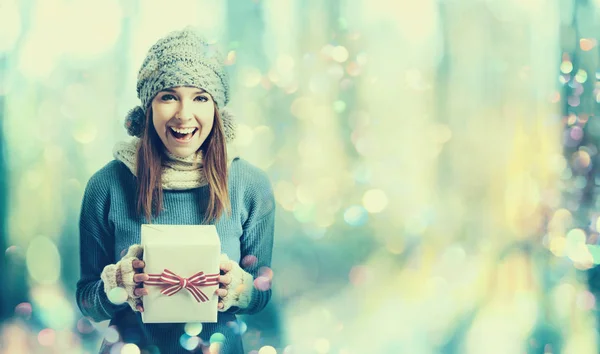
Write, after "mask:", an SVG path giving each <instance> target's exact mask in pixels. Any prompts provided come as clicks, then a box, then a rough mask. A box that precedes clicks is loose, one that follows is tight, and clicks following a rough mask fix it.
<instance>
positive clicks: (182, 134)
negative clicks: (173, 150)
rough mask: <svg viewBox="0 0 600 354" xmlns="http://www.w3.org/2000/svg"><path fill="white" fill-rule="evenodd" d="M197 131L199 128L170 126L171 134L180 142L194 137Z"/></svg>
mask: <svg viewBox="0 0 600 354" xmlns="http://www.w3.org/2000/svg"><path fill="white" fill-rule="evenodd" d="M197 131H198V128H175V127H169V132H171V135H172V136H173V137H174V138H175V140H176V141H178V142H187V141H190V140H191V139H192V138H193V137H194V135H195V134H196V132H197Z"/></svg>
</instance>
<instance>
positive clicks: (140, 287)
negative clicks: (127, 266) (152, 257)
mask: <svg viewBox="0 0 600 354" xmlns="http://www.w3.org/2000/svg"><path fill="white" fill-rule="evenodd" d="M131 266H132V267H133V270H134V271H135V273H136V274H134V275H133V281H134V282H135V290H134V291H133V293H134V294H135V296H139V297H142V296H145V295H148V290H146V289H145V288H144V282H145V281H146V280H148V279H149V276H148V274H146V273H144V267H145V266H146V263H144V261H142V260H140V259H134V260H133V261H132V262H131ZM136 308H137V310H138V311H140V312H144V307H143V306H142V305H141V303H140V304H138V305H137V306H136Z"/></svg>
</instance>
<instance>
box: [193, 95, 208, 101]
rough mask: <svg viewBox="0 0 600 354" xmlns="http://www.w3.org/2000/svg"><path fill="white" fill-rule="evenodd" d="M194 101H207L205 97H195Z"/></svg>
mask: <svg viewBox="0 0 600 354" xmlns="http://www.w3.org/2000/svg"><path fill="white" fill-rule="evenodd" d="M196 101H200V102H207V101H208V97H206V96H197V97H196Z"/></svg>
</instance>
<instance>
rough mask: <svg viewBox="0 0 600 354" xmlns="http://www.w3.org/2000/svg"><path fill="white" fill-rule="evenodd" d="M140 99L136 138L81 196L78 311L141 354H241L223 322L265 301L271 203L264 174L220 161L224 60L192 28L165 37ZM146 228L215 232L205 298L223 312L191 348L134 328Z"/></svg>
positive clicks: (224, 132) (227, 123) (227, 128)
mask: <svg viewBox="0 0 600 354" xmlns="http://www.w3.org/2000/svg"><path fill="white" fill-rule="evenodd" d="M137 92H138V97H139V98H140V100H141V105H140V106H139V107H136V108H135V109H133V110H131V111H130V112H129V114H128V115H127V119H126V127H127V130H128V132H129V133H130V134H131V135H133V136H134V138H133V139H132V140H131V141H126V142H121V143H118V144H117V145H116V146H115V148H114V156H115V160H114V161H111V162H109V163H108V164H107V165H106V166H105V167H103V168H102V169H101V170H100V171H98V172H97V173H96V174H94V175H93V176H92V178H91V179H90V181H89V182H88V185H87V187H86V191H85V194H84V199H83V204H82V209H81V219H80V247H81V279H80V281H79V282H78V284H77V302H78V305H79V308H80V309H81V311H82V313H83V314H84V315H85V316H89V317H90V318H91V319H93V320H95V321H103V320H107V319H110V320H111V322H110V324H111V326H113V327H111V328H115V329H116V330H117V331H118V332H119V335H120V338H121V340H122V342H119V343H121V345H123V344H124V343H126V344H125V345H129V346H136V347H137V348H138V349H140V350H142V351H149V352H155V348H158V349H159V351H160V352H161V353H187V352H188V350H194V349H196V348H198V349H200V350H202V351H204V349H206V348H205V347H208V346H209V345H211V343H212V342H214V340H213V338H216V337H215V336H217V337H219V338H221V339H222V340H219V342H220V343H221V344H220V349H219V352H220V353H222V354H226V353H243V352H244V350H243V348H242V340H241V334H240V332H239V331H237V332H236V331H235V329H234V328H233V327H232V326H231V324H232V323H237V322H236V321H237V319H236V314H252V313H255V312H258V311H260V310H262V309H263V308H264V307H265V306H266V304H267V302H268V301H269V299H270V297H271V290H270V284H268V286H266V287H264V286H261V287H255V286H254V281H255V279H257V278H259V275H260V274H259V272H261V271H264V269H268V267H270V265H271V253H272V249H273V233H274V216H275V201H274V197H273V191H272V188H271V184H270V182H269V179H268V177H267V176H266V174H265V173H264V172H263V171H261V170H259V169H258V168H256V167H254V166H253V165H251V164H250V163H248V162H246V161H244V160H242V159H240V158H238V157H236V156H228V155H227V143H228V142H230V141H232V140H233V138H234V137H235V125H234V124H233V123H232V119H233V118H232V116H231V115H230V114H228V113H227V111H226V110H225V109H224V107H225V105H226V104H227V103H228V101H229V84H228V79H227V75H226V73H225V70H224V67H223V64H222V61H221V59H220V56H219V55H215V51H214V48H211V46H210V45H208V44H207V43H206V41H204V40H203V38H202V37H201V36H199V35H198V33H197V32H196V31H195V30H193V29H191V28H186V29H184V30H182V31H177V32H173V33H171V34H169V35H167V36H166V37H165V38H162V39H160V40H159V41H158V42H157V43H156V44H155V45H154V46H152V47H151V48H150V50H149V52H148V55H147V57H146V59H145V60H144V62H143V64H142V67H141V69H140V71H139V74H138V84H137ZM146 223H154V224H169V225H198V224H213V225H215V227H216V229H217V233H218V235H219V239H220V243H221V265H220V268H221V275H219V276H218V281H219V283H220V287H219V288H218V289H217V290H216V291H215V293H214V294H210V295H213V296H214V297H215V299H216V298H218V305H217V307H218V311H219V314H218V318H217V322H216V323H205V324H203V329H202V333H200V334H199V336H198V337H193V338H195V339H196V342H195V344H194V345H193V348H191V347H190V346H189V345H187V344H186V345H185V346H183V347H182V345H180V338H183V337H182V336H185V335H186V333H187V332H186V331H185V323H172V324H169V323H168V324H149V323H143V321H142V320H141V316H140V312H143V311H144V307H143V302H142V301H141V298H142V297H143V296H146V295H148V292H147V290H146V289H145V288H144V284H146V285H148V283H145V282H146V281H148V280H149V279H150V278H149V275H148V274H146V273H145V272H144V268H145V267H146V264H145V263H144V261H143V260H142V258H143V257H142V253H143V249H142V247H141V246H140V239H141V225H142V224H146ZM248 259H252V260H253V261H252V262H247V260H248ZM242 260H246V261H245V262H243V264H244V267H242V266H240V264H241V263H240V262H242ZM189 261H190V262H193V261H194V260H193V259H192V260H189ZM184 283H185V282H184ZM185 284H187V283H185ZM117 295H119V296H117ZM211 298H212V296H211ZM119 343H114V341H113V342H111V341H108V340H105V341H104V342H103V344H102V348H101V349H100V352H101V353H108V352H111V353H112V352H114V351H115V350H119V346H118V345H119ZM211 351H212V349H211Z"/></svg>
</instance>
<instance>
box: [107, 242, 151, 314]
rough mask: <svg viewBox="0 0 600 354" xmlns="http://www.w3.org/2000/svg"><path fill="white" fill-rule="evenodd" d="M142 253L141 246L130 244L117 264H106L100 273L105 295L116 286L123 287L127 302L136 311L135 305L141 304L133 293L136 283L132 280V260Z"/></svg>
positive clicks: (138, 297)
mask: <svg viewBox="0 0 600 354" xmlns="http://www.w3.org/2000/svg"><path fill="white" fill-rule="evenodd" d="M143 253H144V249H143V248H142V246H140V245H131V246H130V247H129V249H128V250H127V254H126V255H125V256H124V257H123V258H121V260H120V261H118V262H117V264H109V265H107V266H106V267H104V269H103V270H102V274H100V278H101V279H102V281H103V282H104V292H105V293H106V295H108V294H109V292H110V291H111V290H112V289H114V288H116V287H121V288H124V289H125V291H126V292H127V303H128V304H129V306H130V307H131V308H132V309H133V310H134V311H138V309H137V306H138V305H141V304H142V300H140V296H136V295H135V294H134V291H135V287H136V284H135V281H133V275H134V274H135V270H134V269H133V261H134V260H136V259H138V260H139V259H140V257H142V254H143Z"/></svg>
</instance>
